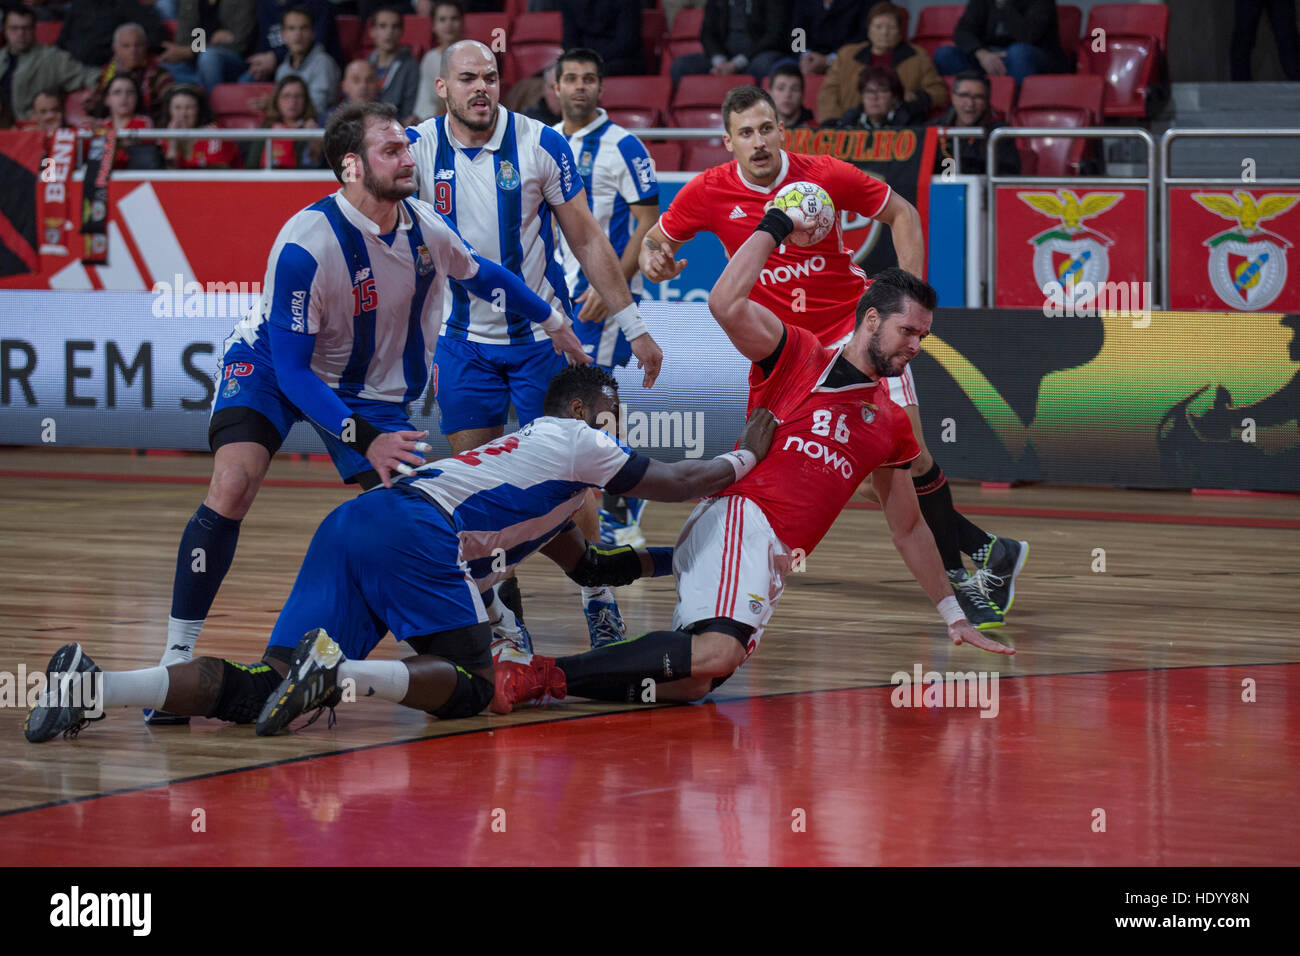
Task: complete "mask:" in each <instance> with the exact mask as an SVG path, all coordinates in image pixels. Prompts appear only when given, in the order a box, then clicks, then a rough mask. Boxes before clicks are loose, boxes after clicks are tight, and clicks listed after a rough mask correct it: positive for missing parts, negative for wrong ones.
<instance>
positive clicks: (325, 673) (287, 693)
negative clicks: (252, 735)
mask: <svg viewBox="0 0 1300 956" xmlns="http://www.w3.org/2000/svg"><path fill="white" fill-rule="evenodd" d="M343 661H344V657H343V651H341V650H340V649H339V646H338V644H336V643H334V641H333V640H332V639H331V638H330V636H329V635H328V634H326V633H325V629H324V628H322V627H318V628H316V630H314V631H309V632H307V634H306V635H305V636H304V637H303V639H302V640H301V641H299V642H298V646H297V647H296V648H295V649H294V652H293V660H291V661H290V662H289V673H288V674H287V675H286V676H285V678H284V680H282V681H280V686H279V687H277V688H276V689H275V693H273V694H272V695H271V696H270V697H268V698H267V699H266V704H265V705H263V707H262V713H261V715H260V716H259V717H258V718H257V727H256V731H257V735H258V736H259V737H269V736H271V735H272V734H278V733H279V732H280V731H282V730H284V729H285V728H286V727H288V726H289V724H290V723H291V722H292V721H294V720H296V719H298V718H299V717H301V716H302V715H303V714H305V713H306V712H307V711H309V710H315V711H316V713H315V714H314V715H313V716H312V719H311V720H309V721H308V722H307V723H306V724H305V725H304V726H310V725H311V724H313V723H315V722H316V719H317V718H318V717H320V714H321V711H322V710H324V709H325V708H329V712H330V719H329V726H331V727H332V726H334V708H335V706H337V705H338V703H339V702H340V701H341V700H342V699H343V692H342V691H341V690H340V689H339V686H338V679H339V664H341V663H342V662H343Z"/></svg>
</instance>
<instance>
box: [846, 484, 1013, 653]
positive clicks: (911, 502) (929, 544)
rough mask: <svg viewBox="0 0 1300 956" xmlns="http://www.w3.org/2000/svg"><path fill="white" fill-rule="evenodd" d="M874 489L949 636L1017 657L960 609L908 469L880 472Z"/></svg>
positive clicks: (901, 550)
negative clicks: (973, 622) (975, 625)
mask: <svg viewBox="0 0 1300 956" xmlns="http://www.w3.org/2000/svg"><path fill="white" fill-rule="evenodd" d="M871 483H872V486H873V487H874V488H875V489H876V494H877V495H878V496H879V497H880V506H881V507H882V508H883V509H884V511H885V520H886V521H887V522H888V523H889V531H890V534H891V535H892V536H893V539H894V547H895V548H897V549H898V553H899V554H900V555H901V556H902V558H903V563H904V564H906V565H907V568H908V570H909V571H911V572H912V576H913V577H915V578H916V580H917V582H918V583H919V584H920V585H921V589H922V590H924V591H925V593H926V596H927V597H929V598H930V600H931V601H933V602H934V603H935V606H936V607H938V608H939V612H940V614H941V615H943V617H944V619H945V621H946V623H947V624H948V636H949V637H951V638H952V640H953V643H954V644H973V645H974V646H976V647H978V648H980V649H981V650H985V651H989V652H990V653H992V654H1014V653H1015V650H1014V648H1010V647H1007V646H1006V645H1005V644H999V643H998V642H997V641H995V640H992V639H991V638H988V637H985V636H984V635H983V634H981V633H980V632H979V631H977V630H976V629H975V628H974V627H973V626H972V625H971V623H970V622H969V621H967V620H966V618H965V617H963V616H962V614H961V610H960V608H959V607H958V606H957V599H956V597H954V596H953V593H952V588H951V586H950V585H949V584H948V576H947V575H946V574H945V573H944V570H943V561H942V560H941V559H940V558H939V549H938V548H937V547H936V546H935V543H934V535H932V534H931V533H930V529H929V527H928V526H927V525H926V523H925V519H924V518H923V517H922V515H921V506H920V505H919V504H918V503H917V500H916V489H915V487H914V486H913V484H912V476H911V473H910V472H909V471H908V469H907V468H877V469H876V470H875V471H874V472H872V474H871Z"/></svg>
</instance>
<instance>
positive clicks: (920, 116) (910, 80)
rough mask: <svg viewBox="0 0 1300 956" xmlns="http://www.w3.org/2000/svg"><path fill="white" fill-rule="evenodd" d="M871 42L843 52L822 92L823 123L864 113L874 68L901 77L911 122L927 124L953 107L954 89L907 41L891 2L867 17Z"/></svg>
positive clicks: (925, 55)
mask: <svg viewBox="0 0 1300 956" xmlns="http://www.w3.org/2000/svg"><path fill="white" fill-rule="evenodd" d="M865 22H866V28H867V40H866V42H865V43H850V44H847V45H846V46H842V47H840V49H839V51H838V53H837V54H836V57H835V62H834V63H832V64H831V67H830V69H829V70H827V71H826V80H825V82H823V83H822V87H821V89H820V90H818V91H817V121H818V122H819V123H823V124H826V123H833V122H835V121H836V120H838V119H840V118H841V117H842V116H843V115H844V114H845V112H846V111H851V110H854V109H857V108H859V107H860V106H861V105H862V103H861V97H862V82H861V81H862V75H863V72H864V71H865V70H866V69H868V68H869V67H872V66H881V67H886V68H888V69H889V70H890V71H891V72H894V73H897V74H898V79H899V81H900V82H901V83H902V85H903V93H902V97H903V102H904V103H905V104H906V107H907V110H906V115H907V118H908V119H909V121H910V122H914V123H924V122H925V119H926V117H927V116H928V115H929V114H930V111H931V110H932V109H939V108H942V107H943V106H946V105H947V103H948V87H947V86H946V85H945V84H944V82H943V77H941V76H940V75H939V73H938V71H937V70H935V68H934V63H932V62H931V61H930V56H929V54H928V53H926V52H925V50H923V49H921V48H920V47H919V46H914V45H912V44H911V43H908V42H906V41H905V40H904V39H903V26H902V17H901V15H900V11H899V8H898V7H896V6H894V5H893V4H892V3H889V2H888V0H885V2H883V3H877V4H875V5H874V6H873V7H872V8H871V9H870V10H868V11H867V17H866V21H865Z"/></svg>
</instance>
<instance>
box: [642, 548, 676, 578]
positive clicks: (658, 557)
mask: <svg viewBox="0 0 1300 956" xmlns="http://www.w3.org/2000/svg"><path fill="white" fill-rule="evenodd" d="M646 550H647V551H649V552H650V557H651V558H653V559H654V563H655V569H654V573H653V574H651V575H650V576H651V577H654V578H661V577H663V576H664V575H666V574H672V573H673V549H672V548H647V549H646Z"/></svg>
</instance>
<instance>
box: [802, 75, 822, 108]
mask: <svg viewBox="0 0 1300 956" xmlns="http://www.w3.org/2000/svg"><path fill="white" fill-rule="evenodd" d="M825 82H826V77H825V75H824V74H821V73H813V74H811V75H809V76H805V77H804V78H803V105H804V108H805V109H810V110H812V111H813V112H814V113H816V112H817V91H818V90H820V89H821V88H822V84H823V83H825Z"/></svg>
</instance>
